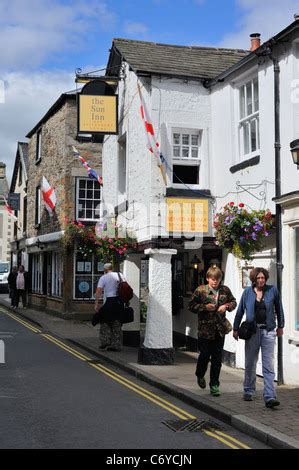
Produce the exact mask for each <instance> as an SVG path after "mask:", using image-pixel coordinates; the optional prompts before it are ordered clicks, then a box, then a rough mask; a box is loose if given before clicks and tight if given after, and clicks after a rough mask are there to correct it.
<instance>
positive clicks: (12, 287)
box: [7, 266, 18, 308]
mask: <svg viewBox="0 0 299 470" xmlns="http://www.w3.org/2000/svg"><path fill="white" fill-rule="evenodd" d="M17 275H18V267H17V266H13V267H12V270H11V271H10V273H9V275H8V279H7V280H8V287H9V297H10V305H11V306H12V308H17Z"/></svg>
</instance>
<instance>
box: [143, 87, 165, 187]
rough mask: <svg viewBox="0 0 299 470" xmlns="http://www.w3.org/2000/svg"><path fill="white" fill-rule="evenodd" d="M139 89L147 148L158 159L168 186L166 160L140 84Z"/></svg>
mask: <svg viewBox="0 0 299 470" xmlns="http://www.w3.org/2000/svg"><path fill="white" fill-rule="evenodd" d="M137 87H138V93H139V97H140V102H141V106H140V112H141V117H142V120H143V122H144V126H145V127H144V128H145V133H146V139H147V146H148V149H149V151H150V152H151V153H152V154H153V155H154V156H155V157H156V158H157V163H158V166H159V168H160V171H161V174H162V177H163V181H164V184H165V185H167V180H166V174H165V170H164V167H163V161H162V159H163V160H164V158H163V156H162V155H161V152H160V150H159V143H158V142H157V139H156V137H155V131H154V127H153V124H152V120H151V118H150V115H149V113H148V110H147V108H146V105H145V102H144V100H143V97H142V94H141V89H140V85H139V83H138V84H137Z"/></svg>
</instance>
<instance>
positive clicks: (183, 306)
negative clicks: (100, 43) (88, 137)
mask: <svg viewBox="0 0 299 470" xmlns="http://www.w3.org/2000/svg"><path fill="white" fill-rule="evenodd" d="M246 55H248V52H247V51H241V50H231V49H213V48H200V47H180V46H168V45H162V44H155V43H146V42H142V41H129V40H121V39H115V40H114V41H113V45H112V49H111V53H110V57H109V61H108V66H107V74H109V75H119V76H120V77H121V80H120V82H119V88H118V95H119V134H118V136H106V138H105V141H104V144H103V180H104V186H103V206H104V218H105V220H108V219H114V217H115V216H116V218H117V222H118V224H121V225H124V226H127V227H128V228H129V229H132V230H133V231H134V233H135V234H136V236H137V240H138V244H139V245H138V251H137V252H136V253H134V254H130V256H129V258H128V259H127V260H126V261H125V263H124V273H125V275H126V277H127V279H128V281H129V282H130V283H131V284H132V285H133V287H134V291H135V297H134V300H133V307H134V310H135V312H139V298H140V266H141V260H142V259H148V288H149V297H148V305H147V307H148V311H147V321H146V331H145V339H144V343H143V347H141V348H140V349H139V361H140V362H143V363H149V364H153V363H157V364H167V363H172V362H173V359H174V350H173V337H174V340H175V344H176V345H180V344H181V345H185V344H187V346H188V347H191V348H192V349H194V350H195V349H196V347H197V317H196V316H195V315H194V314H192V313H191V312H189V311H188V308H187V307H188V302H189V300H190V296H191V293H192V292H193V290H194V288H195V286H197V284H198V282H199V281H200V280H201V281H202V280H203V279H204V273H205V272H206V270H207V269H208V267H209V266H210V264H211V262H212V260H214V261H213V263H214V262H215V259H216V262H218V263H221V256H222V252H221V250H219V248H217V246H216V245H215V244H214V240H213V238H212V201H213V198H212V194H211V190H210V188H211V185H212V175H211V167H210V158H209V155H210V146H211V117H212V115H211V112H212V108H211V97H210V91H209V90H208V89H207V88H205V87H204V82H205V81H206V80H207V79H211V78H213V77H215V76H217V75H218V74H219V73H221V72H222V71H224V70H226V69H227V68H228V67H229V66H232V65H234V64H236V63H237V62H238V61H239V60H240V59H241V58H243V57H245V56H246ZM137 85H139V86H140V88H141V93H142V96H143V99H144V101H145V103H146V105H147V108H148V110H149V113H150V115H151V118H152V123H153V126H154V128H155V132H156V135H157V138H158V141H159V143H160V147H161V151H162V154H163V157H164V159H165V161H166V164H165V165H164V166H165V168H166V184H165V182H164V180H163V177H162V175H161V172H160V169H159V167H158V166H157V161H156V159H155V157H154V156H152V154H151V153H150V152H149V150H148V148H147V140H146V135H145V130H144V123H143V121H142V119H141V115H140V99H139V94H138V86H137ZM170 198H171V199H173V200H174V201H179V202H183V203H184V204H185V205H184V206H183V207H184V210H186V211H187V209H185V208H186V207H187V206H186V202H187V203H188V204H189V206H188V208H189V209H188V210H191V209H192V208H193V209H194V210H197V209H198V210H199V211H201V210H203V207H205V209H204V211H203V212H202V213H200V214H199V217H197V220H199V218H201V219H202V223H203V225H206V227H205V231H204V234H202V233H201V232H202V231H203V230H201V229H198V230H197V231H196V230H195V229H194V226H193V227H192V226H191V227H189V228H190V231H189V230H188V229H187V233H184V235H188V234H191V235H193V236H194V235H196V237H195V239H194V240H191V241H188V239H187V238H185V239H184V238H182V236H181V233H180V234H179V235H178V236H176V235H175V234H173V236H171V234H172V233H173V232H175V229H174V228H170V227H168V226H167V216H166V212H167V211H166V204H167V202H166V201H167V200H168V201H169V199H170ZM196 204H197V205H196ZM179 207H182V206H179ZM174 213H175V209H174V212H173V214H174ZM186 214H187V213H184V214H182V215H181V218H183V217H184V218H185V219H188V214H187V215H186ZM197 215H198V214H197ZM181 218H180V217H179V219H180V220H181ZM190 218H192V217H191V216H190ZM189 221H190V220H189ZM168 222H169V224H171V214H169V217H168ZM193 222H194V221H193ZM194 232H195V233H194ZM194 255H196V256H197V257H198V258H200V260H201V263H200V265H199V266H198V267H197V269H193V268H192V264H191V261H192V258H193V257H194ZM143 279H144V273H143ZM135 317H136V318H135V322H134V324H130V325H127V326H126V327H125V330H126V331H124V341H125V343H126V342H128V344H132V342H133V343H134V344H137V345H138V344H139V343H138V340H139V330H140V323H139V317H138V315H136V316H135Z"/></svg>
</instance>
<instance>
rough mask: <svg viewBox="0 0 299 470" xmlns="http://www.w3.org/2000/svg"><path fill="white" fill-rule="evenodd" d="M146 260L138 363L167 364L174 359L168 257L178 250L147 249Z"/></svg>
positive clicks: (169, 262) (169, 258)
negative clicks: (146, 281) (145, 297)
mask: <svg viewBox="0 0 299 470" xmlns="http://www.w3.org/2000/svg"><path fill="white" fill-rule="evenodd" d="M144 253H145V254H146V255H148V256H149V257H150V259H149V299H148V308H147V317H146V329H145V339H144V348H141V349H142V351H140V354H139V362H142V363H146V364H167V363H168V364H169V363H171V362H173V358H174V351H173V347H172V305H171V298H172V285H171V257H172V256H173V255H175V254H176V253H177V250H170V249H158V248H156V249H152V248H150V249H147V250H145V251H144Z"/></svg>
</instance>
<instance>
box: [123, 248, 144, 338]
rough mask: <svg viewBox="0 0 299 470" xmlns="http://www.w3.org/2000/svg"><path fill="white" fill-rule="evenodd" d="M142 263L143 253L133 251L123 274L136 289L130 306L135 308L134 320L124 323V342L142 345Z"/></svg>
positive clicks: (125, 263) (125, 262)
mask: <svg viewBox="0 0 299 470" xmlns="http://www.w3.org/2000/svg"><path fill="white" fill-rule="evenodd" d="M140 265H141V255H140V254H135V253H131V254H130V255H129V256H128V257H127V258H126V259H125V261H124V265H123V274H124V276H125V278H126V281H127V282H128V283H129V284H130V286H131V287H132V289H133V291H134V297H133V299H132V300H130V306H131V307H132V308H133V310H134V321H133V322H132V323H127V324H124V325H123V344H124V345H125V346H137V347H139V346H140Z"/></svg>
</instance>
